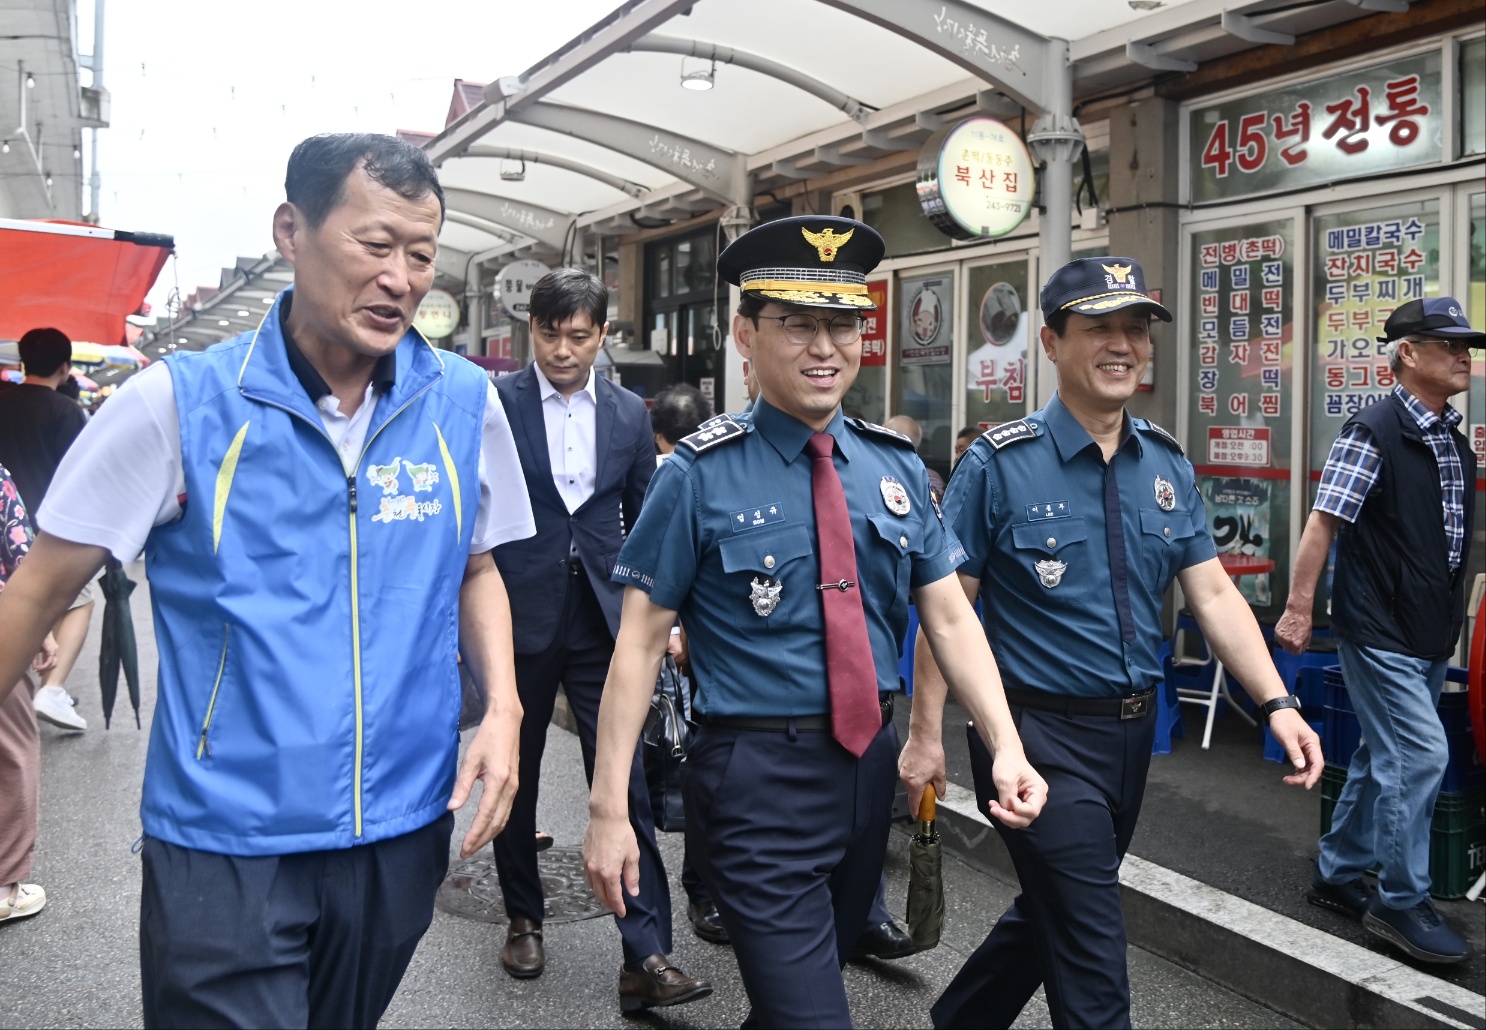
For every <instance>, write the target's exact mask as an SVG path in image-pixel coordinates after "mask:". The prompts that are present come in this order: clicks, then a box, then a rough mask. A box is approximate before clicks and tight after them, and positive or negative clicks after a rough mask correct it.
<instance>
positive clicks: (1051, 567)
mask: <svg viewBox="0 0 1486 1030" xmlns="http://www.w3.org/2000/svg"><path fill="white" fill-rule="evenodd" d="M1032 568H1034V569H1036V570H1037V578H1038V579H1039V580H1041V581H1042V585H1043V586H1045V587H1047V589H1049V590H1051V589H1052V588H1053V587H1055V586H1057V585H1058V584H1059V583H1061V582H1063V573H1065V572H1067V571H1068V563H1067V562H1065V561H1058V560H1056V559H1054V558H1044V559H1042V561H1040V562H1036V563H1035V564H1033V566H1032Z"/></svg>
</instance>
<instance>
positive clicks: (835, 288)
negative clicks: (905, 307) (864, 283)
mask: <svg viewBox="0 0 1486 1030" xmlns="http://www.w3.org/2000/svg"><path fill="white" fill-rule="evenodd" d="M773 285H774V286H778V287H782V288H780V289H760V288H759V284H757V283H749V284H748V285H747V286H746V287H744V288H743V292H745V293H757V294H760V295H761V296H764V297H768V298H770V299H771V300H782V301H784V302H785V303H786V304H806V305H809V304H816V305H820V304H844V305H847V306H849V307H856V308H875V307H876V306H877V305H876V304H875V303H873V301H872V298H871V297H870V296H869V295H868V294H867V290H866V287H863V288H862V292H861V293H854V292H852V293H849V292H847V291H846V289H844V288H843V287H841V286H840V285H839V284H837V283H830V284H828V285H827V288H826V289H825V290H823V291H822V290H801V289H798V288H797V287H798V286H799V285H807V286H808V285H810V284H808V283H805V284H797V283H775V284H773Z"/></svg>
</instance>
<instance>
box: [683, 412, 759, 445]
mask: <svg viewBox="0 0 1486 1030" xmlns="http://www.w3.org/2000/svg"><path fill="white" fill-rule="evenodd" d="M747 432H748V430H747V429H745V428H744V427H743V424H742V423H741V422H737V421H735V420H734V419H733V418H732V417H731V416H729V415H718V416H717V417H716V418H710V419H708V420H707V421H706V422H703V423H702V425H701V428H699V429H698V430H697V431H696V432H695V433H692V434H691V435H690V436H683V437H682V438H681V443H682V444H684V445H685V446H687V447H689V448H690V449H691V450H693V451H695V452H696V453H697V454H701V453H702V452H703V451H708V450H711V449H712V448H713V447H716V446H717V445H718V444H720V443H726V442H727V441H729V440H733V439H736V438H737V437H740V436H742V435H744V434H745V433H747Z"/></svg>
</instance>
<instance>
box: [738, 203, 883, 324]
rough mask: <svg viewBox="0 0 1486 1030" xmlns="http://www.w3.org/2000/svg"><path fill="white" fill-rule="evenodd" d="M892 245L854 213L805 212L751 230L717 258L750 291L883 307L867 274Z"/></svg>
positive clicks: (821, 303)
mask: <svg viewBox="0 0 1486 1030" xmlns="http://www.w3.org/2000/svg"><path fill="white" fill-rule="evenodd" d="M886 249H887V246H886V244H884V243H883V242H882V237H881V236H880V235H878V233H877V230H876V229H874V228H872V227H871V226H870V225H867V224H865V223H863V222H858V221H857V220H856V219H854V218H837V217H836V216H834V215H804V216H802V217H799V218H780V219H777V220H775V221H773V222H765V223H764V224H763V225H756V226H754V227H753V228H752V229H749V230H748V231H747V232H745V233H744V234H743V235H742V236H739V237H738V238H737V239H736V240H734V241H733V242H732V243H730V244H729V245H728V247H727V249H726V250H724V251H723V252H722V253H721V254H719V255H718V257H717V274H718V275H720V276H722V278H723V281H724V282H730V283H732V284H733V285H734V286H737V287H740V288H741V289H742V290H743V292H744V293H757V294H759V295H760V296H763V297H768V298H769V299H771V300H777V301H781V302H783V303H785V304H801V305H804V306H805V307H812V308H849V309H853V310H861V309H871V308H875V307H877V305H876V304H874V303H872V298H871V296H870V295H868V293H867V273H868V272H870V271H872V269H874V268H876V267H877V263H878V262H879V261H881V260H882V255H883V253H884V251H886Z"/></svg>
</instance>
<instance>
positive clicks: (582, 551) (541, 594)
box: [495, 365, 655, 654]
mask: <svg viewBox="0 0 1486 1030" xmlns="http://www.w3.org/2000/svg"><path fill="white" fill-rule="evenodd" d="M495 391H496V393H497V394H498V395H499V396H500V400H501V404H502V406H504V408H505V410H506V419H507V420H508V421H509V422H510V423H511V434H512V436H513V437H515V440H516V453H517V454H518V455H519V456H520V458H521V471H522V473H523V474H524V475H525V476H526V492H527V494H528V495H529V496H530V497H531V510H532V515H533V516H534V518H535V519H536V524H537V535H536V536H534V537H529V538H528V539H526V540H515V541H512V542H511V543H508V544H502V545H501V546H499V547H497V548H496V549H495V564H496V566H497V567H498V568H499V569H500V572H501V578H502V579H503V580H505V584H506V591H507V593H509V594H510V597H511V624H512V630H513V633H514V637H515V645H516V651H517V653H518V654H534V653H536V652H539V651H543V650H545V649H546V648H547V647H548V646H549V645H550V644H551V643H552V638H553V636H554V635H555V634H556V632H557V623H558V620H559V619H560V618H561V617H562V609H563V598H564V596H565V594H566V592H567V578H568V552H569V550H570V549H571V548H570V545H571V544H572V543H574V542H576V544H577V550H578V558H579V560H580V561H581V562H582V563H583V569H584V573H585V574H586V575H587V576H588V581H589V583H591V584H592V585H593V592H594V594H595V595H596V596H597V597H598V601H599V605H600V606H601V607H602V608H603V610H604V618H605V619H606V620H607V621H608V623H609V631H610V632H611V633H613V634H614V635H615V636H618V635H619V609H620V605H621V601H622V599H623V597H624V588H623V587H622V586H621V585H619V584H618V583H613V582H610V580H609V574H610V572H612V571H613V569H614V559H615V558H616V557H618V555H619V548H620V546H621V545H622V544H623V543H624V538H625V536H626V534H628V533H629V530H630V527H632V526H633V525H634V524H635V520H636V519H637V518H639V516H640V504H641V502H642V501H643V500H644V498H645V490H646V488H647V487H648V486H649V485H650V477H651V476H653V475H654V474H655V434H654V432H653V431H652V430H651V428H650V413H649V411H648V410H646V408H645V402H644V401H642V400H641V399H640V398H639V397H638V396H637V395H635V394H633V393H631V392H630V391H629V390H626V389H623V388H622V387H618V386H615V385H614V384H613V383H611V382H609V381H608V380H607V379H605V378H603V377H602V376H598V377H596V378H595V381H594V391H595V393H596V394H597V398H598V404H597V410H596V412H595V418H594V427H595V433H594V437H595V455H594V458H595V463H594V486H593V496H591V497H590V498H588V500H587V501H584V502H583V504H582V506H581V507H579V508H578V510H577V511H575V512H572V513H571V514H570V513H569V512H568V507H567V505H566V504H564V503H563V499H562V495H561V494H559V493H558V492H557V485H556V484H555V483H553V482H552V461H551V458H550V457H549V456H548V454H547V423H546V420H545V419H544V418H543V415H542V390H541V387H540V385H539V384H538V382H537V374H536V370H535V369H534V368H533V366H530V365H528V366H527V367H526V368H524V369H522V370H521V371H520V372H517V373H516V374H515V375H509V376H501V377H500V378H499V379H497V380H496V381H495Z"/></svg>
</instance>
